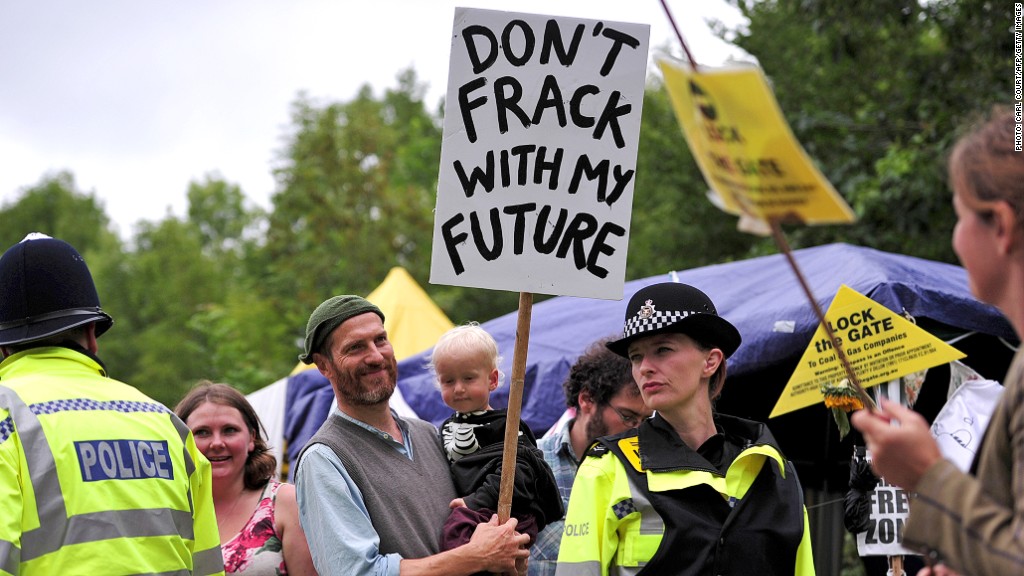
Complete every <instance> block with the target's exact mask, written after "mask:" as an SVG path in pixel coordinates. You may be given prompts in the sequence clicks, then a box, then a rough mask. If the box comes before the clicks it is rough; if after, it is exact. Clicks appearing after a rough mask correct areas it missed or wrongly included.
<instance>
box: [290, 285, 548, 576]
mask: <svg viewBox="0 0 1024 576" xmlns="http://www.w3.org/2000/svg"><path fill="white" fill-rule="evenodd" d="M299 359H300V360H302V361H303V362H306V363H310V362H313V363H315V364H316V367H317V369H319V370H320V373H321V374H323V375H324V376H325V377H326V378H327V379H328V380H329V381H330V382H331V387H332V388H333V389H334V397H335V400H336V405H335V406H334V407H332V410H331V414H330V415H329V416H328V417H327V421H325V422H324V424H323V426H321V427H320V430H318V431H317V433H316V434H315V435H313V437H312V438H311V439H310V440H309V442H308V443H307V444H306V446H305V447H304V448H303V449H302V453H301V454H300V455H299V460H298V464H297V466H296V473H295V480H296V493H297V495H298V501H299V520H300V522H301V523H302V527H303V529H304V530H305V531H306V538H307V540H308V541H309V549H310V552H311V553H312V555H313V563H314V564H315V565H316V569H317V571H318V572H319V573H320V574H321V575H322V576H326V575H330V574H338V575H345V576H349V575H357V576H358V575H364V574H365V575H370V574H388V575H393V576H397V575H400V574H401V575H411V574H417V575H434V574H437V575H441V574H446V575H455V576H458V575H469V574H474V573H477V572H482V571H487V572H497V573H516V572H518V573H520V574H523V573H525V571H526V559H527V557H528V556H529V553H528V551H527V550H526V549H525V548H524V547H523V546H524V545H525V544H526V543H527V542H528V541H529V537H528V536H526V535H525V534H519V533H517V532H515V526H516V520H515V519H514V518H511V519H509V520H508V522H506V523H505V524H502V525H499V524H498V518H497V516H495V517H493V518H492V519H491V521H490V522H488V523H483V524H480V525H478V527H477V529H476V531H475V532H474V533H473V537H472V538H471V539H470V541H469V542H468V543H467V544H465V545H463V546H460V547H458V548H454V549H452V550H447V551H445V552H439V550H440V546H439V541H440V535H441V527H442V525H443V524H444V521H445V519H446V518H447V517H448V513H449V505H450V503H451V501H452V500H454V499H456V497H457V494H456V493H455V487H454V484H453V482H452V478H451V475H450V472H449V465H448V459H447V457H446V456H445V453H444V448H443V447H442V445H441V442H440V440H439V439H438V438H439V437H438V434H437V430H436V429H435V428H434V426H433V425H432V424H430V423H429V422H424V421H422V420H417V419H408V418H402V417H400V416H399V415H398V414H397V413H395V412H394V411H393V410H392V409H391V408H390V406H389V404H388V400H389V399H390V398H391V394H392V393H393V392H394V391H395V384H396V383H397V380H398V367H397V362H396V361H395V354H394V350H393V349H392V347H391V342H390V341H389V340H388V335H387V331H386V330H385V329H384V314H383V312H381V311H380V309H379V308H377V307H376V306H374V305H373V304H371V303H370V302H369V301H367V300H365V299H363V298H360V297H359V296H335V297H333V298H330V299H328V300H327V301H325V302H324V303H322V304H321V305H320V306H318V307H317V308H316V310H314V311H313V313H312V314H311V315H310V318H309V322H308V323H307V325H306V339H305V350H304V351H303V354H302V355H301V356H299Z"/></svg>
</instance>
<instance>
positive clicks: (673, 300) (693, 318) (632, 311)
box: [607, 282, 741, 358]
mask: <svg viewBox="0 0 1024 576" xmlns="http://www.w3.org/2000/svg"><path fill="white" fill-rule="evenodd" d="M666 332H680V333H683V334H686V335H687V336H690V337H691V338H694V339H695V340H697V341H699V342H701V343H703V344H708V345H711V346H714V347H715V348H719V349H721V350H722V354H724V355H725V357H726V358H728V357H729V356H731V355H732V353H733V352H735V351H736V349H737V348H739V347H740V342H741V338H740V332H739V330H737V329H736V327H735V326H733V325H732V324H730V323H729V321H728V320H726V319H725V318H722V317H721V316H719V315H718V311H717V310H716V309H715V304H714V302H712V301H711V299H710V298H708V295H707V294H705V293H703V292H701V291H700V290H698V289H696V288H694V287H693V286H689V285H687V284H680V283H678V282H663V283H661V284H652V285H650V286H645V287H643V288H641V289H640V290H638V291H637V292H636V294H634V295H633V297H632V298H630V299H629V304H627V305H626V318H625V321H624V322H623V326H622V338H620V339H618V340H614V341H612V342H609V343H608V344H607V346H608V349H609V350H611V351H612V352H615V353H616V354H618V355H619V356H625V357H628V356H629V344H630V342H633V341H634V340H636V339H638V338H643V337H645V336H652V335H654V334H664V333H666Z"/></svg>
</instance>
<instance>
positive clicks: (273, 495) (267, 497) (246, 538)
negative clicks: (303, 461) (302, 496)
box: [220, 480, 288, 576]
mask: <svg viewBox="0 0 1024 576" xmlns="http://www.w3.org/2000/svg"><path fill="white" fill-rule="evenodd" d="M280 487H281V483H280V482H277V481H275V480H271V481H270V482H268V483H267V486H266V488H264V489H263V495H262V496H260V501H259V504H257V505H256V510H255V511H254V512H253V513H252V517H250V518H249V522H247V523H246V525H245V526H244V527H243V528H242V530H241V531H240V532H239V533H238V534H236V535H235V537H234V538H232V539H231V540H229V541H228V542H227V543H225V544H222V545H221V547H220V550H221V553H222V554H223V555H224V572H225V573H227V574H239V575H245V576H282V575H284V574H287V573H288V568H287V567H285V565H284V554H283V553H282V551H281V538H280V537H279V536H278V534H277V530H276V529H275V528H274V508H275V507H276V505H277V491H278V489H279V488H280Z"/></svg>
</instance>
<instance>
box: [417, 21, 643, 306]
mask: <svg viewBox="0 0 1024 576" xmlns="http://www.w3.org/2000/svg"><path fill="white" fill-rule="evenodd" d="M649 33H650V27H649V26H647V25H646V24H627V23H621V22H608V21H599V20H587V19H582V18H569V17H555V16H544V15H536V14H522V13H513V12H499V11H494V10H479V9H471V8H456V10H455V24H454V27H453V33H452V50H451V60H450V63H449V76H448V78H449V79H448V95H447V99H446V110H445V119H444V141H443V144H442V147H441V167H440V174H439V179H438V190H437V208H436V211H435V214H434V239H433V252H432V258H431V265H430V281H431V283H434V284H450V285H455V286H471V287H477V288H492V289H500V290H511V291H518V292H537V293H542V294H558V295H572V296H586V297H592V298H604V299H609V300H618V299H621V298H622V295H623V284H624V281H625V272H626V253H627V247H628V245H629V220H630V215H631V212H632V204H633V186H634V182H635V180H636V153H637V143H638V140H639V136H640V114H641V110H642V108H643V93H644V79H645V76H646V73H647V45H648V36H649Z"/></svg>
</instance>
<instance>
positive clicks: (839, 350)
mask: <svg viewBox="0 0 1024 576" xmlns="http://www.w3.org/2000/svg"><path fill="white" fill-rule="evenodd" d="M769 224H771V227H772V237H773V238H775V244H776V245H778V247H779V250H781V251H782V253H783V254H785V255H786V260H787V261H788V262H789V266H790V268H792V269H793V273H794V274H796V278H797V280H798V281H799V282H800V286H801V287H802V288H803V289H804V294H805V295H807V301H808V302H810V304H811V307H812V308H813V309H814V314H815V315H816V316H817V317H818V322H819V323H820V324H821V327H822V328H824V329H825V335H826V336H827V337H828V341H829V342H831V343H832V346H833V347H834V348H835V351H836V355H837V356H839V361H840V362H841V363H842V364H843V368H845V369H846V375H847V376H848V377H849V378H850V385H851V386H853V389H854V390H856V391H857V395H858V396H860V401H861V402H863V403H864V406H865V407H866V408H870V409H871V410H874V409H875V401H874V400H872V399H871V396H869V395H868V393H867V392H866V391H865V390H864V387H863V386H861V385H860V380H859V379H858V378H857V374H856V373H855V372H854V371H853V367H852V366H850V360H849V359H847V357H846V352H844V351H843V345H842V343H840V342H839V341H838V340H836V335H835V333H833V332H832V326H830V325H829V323H828V322H826V321H825V314H824V313H823V312H822V311H821V306H818V301H817V300H815V299H814V293H812V292H811V287H810V286H809V285H808V284H807V280H806V279H805V278H804V274H803V272H801V271H800V267H799V266H797V263H796V258H793V253H792V252H791V251H790V249H789V243H788V242H787V241H786V236H785V234H783V232H782V225H781V224H779V221H778V220H776V219H774V218H773V219H771V220H770V221H769Z"/></svg>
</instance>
